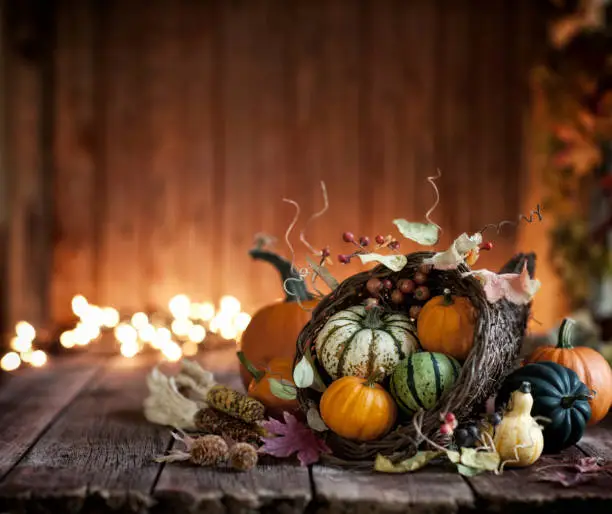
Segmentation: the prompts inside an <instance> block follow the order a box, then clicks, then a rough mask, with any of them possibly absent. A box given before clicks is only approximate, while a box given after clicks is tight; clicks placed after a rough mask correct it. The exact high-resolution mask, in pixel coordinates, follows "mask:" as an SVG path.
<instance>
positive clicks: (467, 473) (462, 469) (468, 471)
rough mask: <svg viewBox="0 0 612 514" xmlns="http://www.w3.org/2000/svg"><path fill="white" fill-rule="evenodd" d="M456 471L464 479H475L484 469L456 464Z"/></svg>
mask: <svg viewBox="0 0 612 514" xmlns="http://www.w3.org/2000/svg"><path fill="white" fill-rule="evenodd" d="M457 471H458V472H459V474H461V475H463V476H464V477H475V476H476V475H480V473H484V469H477V468H471V467H470V466H466V465H465V464H457Z"/></svg>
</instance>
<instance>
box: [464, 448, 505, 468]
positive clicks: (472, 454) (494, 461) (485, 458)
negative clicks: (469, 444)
mask: <svg viewBox="0 0 612 514" xmlns="http://www.w3.org/2000/svg"><path fill="white" fill-rule="evenodd" d="M500 463H501V458H500V456H499V453H497V452H486V451H476V449H475V448H461V464H463V465H465V466H469V467H470V468H476V469H482V470H484V471H496V470H497V469H498V468H499V465H500Z"/></svg>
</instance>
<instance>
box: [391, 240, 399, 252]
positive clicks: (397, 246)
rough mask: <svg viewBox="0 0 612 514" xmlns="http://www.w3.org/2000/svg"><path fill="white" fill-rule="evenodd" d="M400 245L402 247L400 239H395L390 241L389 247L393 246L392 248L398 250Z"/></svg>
mask: <svg viewBox="0 0 612 514" xmlns="http://www.w3.org/2000/svg"><path fill="white" fill-rule="evenodd" d="M399 247H400V243H399V241H396V240H395V239H394V240H393V241H391V242H390V243H389V248H391V250H398V249H399Z"/></svg>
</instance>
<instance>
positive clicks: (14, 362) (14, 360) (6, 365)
mask: <svg viewBox="0 0 612 514" xmlns="http://www.w3.org/2000/svg"><path fill="white" fill-rule="evenodd" d="M20 365H21V358H20V357H19V355H17V354H16V353H15V352H8V353H7V354H6V355H5V356H4V357H2V360H0V368H2V369H3V370H4V371H14V370H16V369H17V368H18V367H19V366H20Z"/></svg>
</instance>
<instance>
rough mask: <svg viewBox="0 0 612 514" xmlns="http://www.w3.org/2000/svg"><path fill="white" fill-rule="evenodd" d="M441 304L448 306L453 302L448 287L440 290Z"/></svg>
mask: <svg viewBox="0 0 612 514" xmlns="http://www.w3.org/2000/svg"><path fill="white" fill-rule="evenodd" d="M442 297H443V298H442V305H444V306H446V307H448V306H449V305H452V304H453V303H455V302H454V300H453V296H452V294H451V290H450V289H445V290H444V291H443V292H442Z"/></svg>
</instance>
